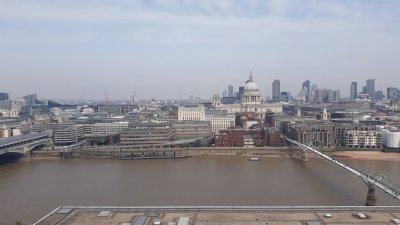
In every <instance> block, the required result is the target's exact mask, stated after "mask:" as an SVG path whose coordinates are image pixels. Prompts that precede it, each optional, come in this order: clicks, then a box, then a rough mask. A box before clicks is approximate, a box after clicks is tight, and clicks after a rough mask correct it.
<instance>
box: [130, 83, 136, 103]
mask: <svg viewBox="0 0 400 225" xmlns="http://www.w3.org/2000/svg"><path fill="white" fill-rule="evenodd" d="M135 96H136V86H135V87H134V88H133V95H132V96H131V104H132V105H133V104H135Z"/></svg>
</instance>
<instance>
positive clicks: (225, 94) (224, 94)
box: [222, 90, 228, 98]
mask: <svg viewBox="0 0 400 225" xmlns="http://www.w3.org/2000/svg"><path fill="white" fill-rule="evenodd" d="M222 97H223V98H226V97H228V90H224V92H223V93H222Z"/></svg>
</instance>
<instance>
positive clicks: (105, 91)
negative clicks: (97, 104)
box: [104, 89, 108, 105]
mask: <svg viewBox="0 0 400 225" xmlns="http://www.w3.org/2000/svg"><path fill="white" fill-rule="evenodd" d="M104 94H105V96H106V105H108V94H107V90H106V89H104Z"/></svg>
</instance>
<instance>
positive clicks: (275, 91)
mask: <svg viewBox="0 0 400 225" xmlns="http://www.w3.org/2000/svg"><path fill="white" fill-rule="evenodd" d="M272 100H275V101H276V100H281V82H280V81H279V80H278V79H277V80H274V82H273V83H272Z"/></svg>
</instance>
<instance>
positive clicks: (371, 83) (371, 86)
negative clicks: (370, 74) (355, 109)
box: [365, 79, 375, 99]
mask: <svg viewBox="0 0 400 225" xmlns="http://www.w3.org/2000/svg"><path fill="white" fill-rule="evenodd" d="M365 91H366V93H367V94H368V95H369V97H370V98H371V99H375V79H368V80H367V86H366V90H365Z"/></svg>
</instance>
